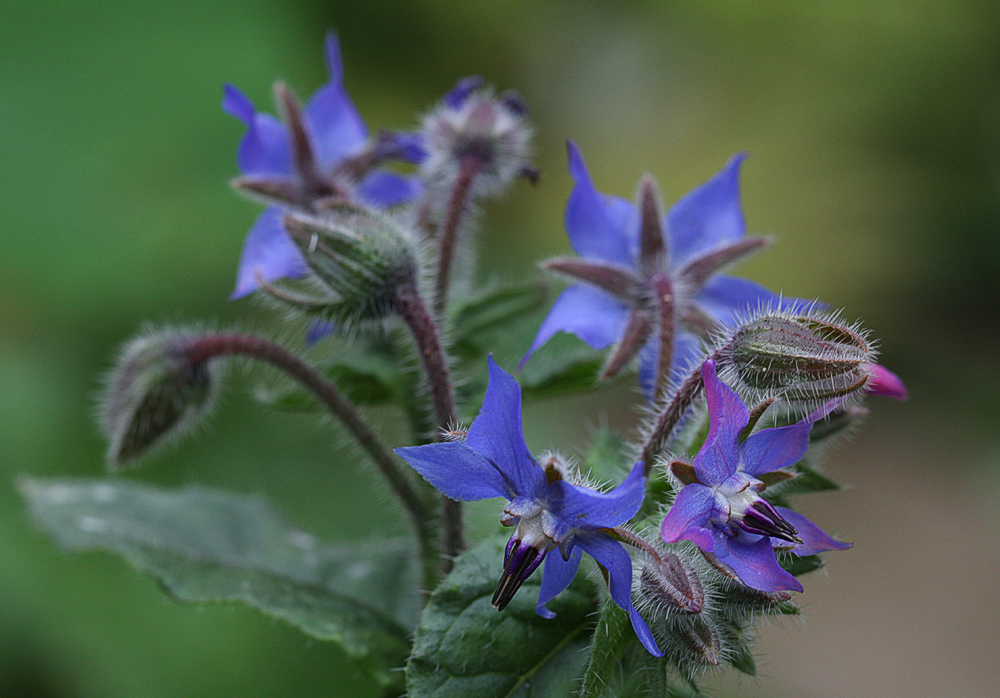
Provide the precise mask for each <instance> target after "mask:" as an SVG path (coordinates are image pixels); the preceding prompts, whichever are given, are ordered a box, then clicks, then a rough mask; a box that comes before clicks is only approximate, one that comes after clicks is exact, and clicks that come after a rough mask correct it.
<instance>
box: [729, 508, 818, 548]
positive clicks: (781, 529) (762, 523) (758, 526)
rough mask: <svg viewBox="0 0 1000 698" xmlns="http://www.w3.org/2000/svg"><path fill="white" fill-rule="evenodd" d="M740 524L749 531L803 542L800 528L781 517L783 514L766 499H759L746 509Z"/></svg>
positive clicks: (793, 541)
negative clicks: (800, 536) (799, 534)
mask: <svg viewBox="0 0 1000 698" xmlns="http://www.w3.org/2000/svg"><path fill="white" fill-rule="evenodd" d="M739 526H740V528H742V529H743V530H744V531H747V532H748V533H759V534H761V535H764V536H771V537H772V538H780V539H781V540H787V541H789V542H791V543H801V542H802V539H801V538H799V536H798V533H799V532H798V530H797V529H796V528H795V527H794V526H792V525H791V524H790V523H788V522H787V521H785V520H784V519H783V518H781V514H779V513H778V512H777V511H776V510H775V509H774V507H773V506H771V505H770V504H769V503H768V502H767V500H764V499H759V500H757V501H756V502H754V503H753V505H752V506H751V507H750V508H749V509H747V510H746V512H745V513H744V514H743V520H742V521H740V523H739Z"/></svg>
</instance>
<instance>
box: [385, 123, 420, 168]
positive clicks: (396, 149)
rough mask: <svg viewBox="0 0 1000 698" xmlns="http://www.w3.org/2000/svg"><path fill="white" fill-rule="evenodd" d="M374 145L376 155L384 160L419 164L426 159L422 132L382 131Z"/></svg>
mask: <svg viewBox="0 0 1000 698" xmlns="http://www.w3.org/2000/svg"><path fill="white" fill-rule="evenodd" d="M376 146H377V148H378V156H379V157H380V158H384V159H386V160H405V161H407V162H412V163H413V164H414V165H419V164H420V163H422V162H423V161H424V160H426V159H427V139H426V138H424V134H423V133H419V132H417V133H411V132H408V131H382V132H380V133H379V136H378V139H377V141H376Z"/></svg>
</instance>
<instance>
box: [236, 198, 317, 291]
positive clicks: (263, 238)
mask: <svg viewBox="0 0 1000 698" xmlns="http://www.w3.org/2000/svg"><path fill="white" fill-rule="evenodd" d="M283 215H284V214H283V212H282V210H281V209H280V208H277V207H275V206H272V207H270V208H268V209H266V210H265V211H264V213H262V214H260V216H259V217H258V218H257V220H256V221H255V222H254V224H253V227H251V228H250V232H249V233H247V239H246V242H244V243H243V254H242V256H241V257H240V266H239V268H238V269H237V272H236V290H234V291H233V294H232V295H231V296H230V298H232V299H236V298H242V297H243V296H245V295H247V294H249V293H253V292H254V291H256V290H257V289H258V284H257V274H258V273H259V274H260V276H262V277H263V279H264V281H267V282H272V281H277V280H278V279H285V278H295V277H300V276H304V275H305V273H306V271H308V267H307V266H306V263H305V260H304V259H302V254H301V253H300V252H299V248H297V247H296V246H295V243H293V242H292V240H291V238H289V237H288V233H286V232H285V227H284V225H282V222H281V220H282V217H283Z"/></svg>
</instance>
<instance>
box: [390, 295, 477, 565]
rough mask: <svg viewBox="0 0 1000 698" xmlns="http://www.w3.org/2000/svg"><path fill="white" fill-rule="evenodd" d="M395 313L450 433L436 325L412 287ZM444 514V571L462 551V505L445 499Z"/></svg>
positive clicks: (446, 377) (448, 393) (451, 407)
mask: <svg viewBox="0 0 1000 698" xmlns="http://www.w3.org/2000/svg"><path fill="white" fill-rule="evenodd" d="M396 309H397V310H398V311H399V314H400V315H401V316H402V318H403V321H404V322H405V323H406V325H407V326H408V327H409V328H410V333H411V334H412V335H413V339H414V341H415V342H416V343H417V351H418V353H419V354H420V360H421V363H422V364H423V367H424V372H425V373H426V375H427V382H428V384H429V386H430V392H431V401H432V402H433V404H434V417H435V421H436V422H437V426H438V430H439V432H440V431H444V430H447V429H450V428H451V427H452V426H453V425H454V424H455V392H454V387H453V386H452V382H451V369H450V368H448V359H447V357H446V356H445V353H444V349H443V347H442V346H441V338H440V336H439V334H438V327H437V324H436V323H435V322H434V318H433V317H432V316H431V314H430V311H429V310H428V309H427V304H426V303H425V302H424V299H423V296H421V295H420V292H419V291H418V290H417V287H416V285H415V284H413V285H410V286H409V287H404V288H402V289H400V290H399V291H398V292H397V295H396ZM442 507H443V510H444V529H445V530H444V552H445V563H444V568H445V571H446V572H447V571H449V570H450V569H451V559H452V558H453V557H454V556H456V555H458V554H459V553H460V552H462V550H464V549H465V541H464V536H463V533H462V504H461V502H456V501H455V500H453V499H448V498H447V497H445V498H444V499H443V503H442Z"/></svg>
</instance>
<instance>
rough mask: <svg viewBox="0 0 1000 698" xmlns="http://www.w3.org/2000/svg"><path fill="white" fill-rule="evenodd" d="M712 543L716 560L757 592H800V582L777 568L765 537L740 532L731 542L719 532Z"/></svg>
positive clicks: (775, 560) (769, 543)
mask: <svg viewBox="0 0 1000 698" xmlns="http://www.w3.org/2000/svg"><path fill="white" fill-rule="evenodd" d="M715 542H716V545H715V553H714V554H715V557H716V558H717V559H718V560H719V562H721V563H723V564H724V565H726V567H729V568H730V569H731V570H732V571H733V572H735V573H736V576H737V577H739V578H740V580H741V581H742V582H743V583H744V584H746V585H747V586H749V587H753V588H754V589H759V590H760V591H782V590H788V591H802V585H801V584H799V581H798V580H797V579H795V577H793V576H792V575H790V574H789V573H788V572H786V571H785V570H784V569H782V568H781V565H779V564H778V560H777V558H775V556H774V548H772V547H771V539H770V538H768V537H767V536H755V535H752V534H748V533H746V532H745V531H740V532H739V533H738V534H737V535H736V536H734V537H732V538H730V537H729V536H726V535H725V534H724V533H722V532H721V531H718V532H716V536H715Z"/></svg>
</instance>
